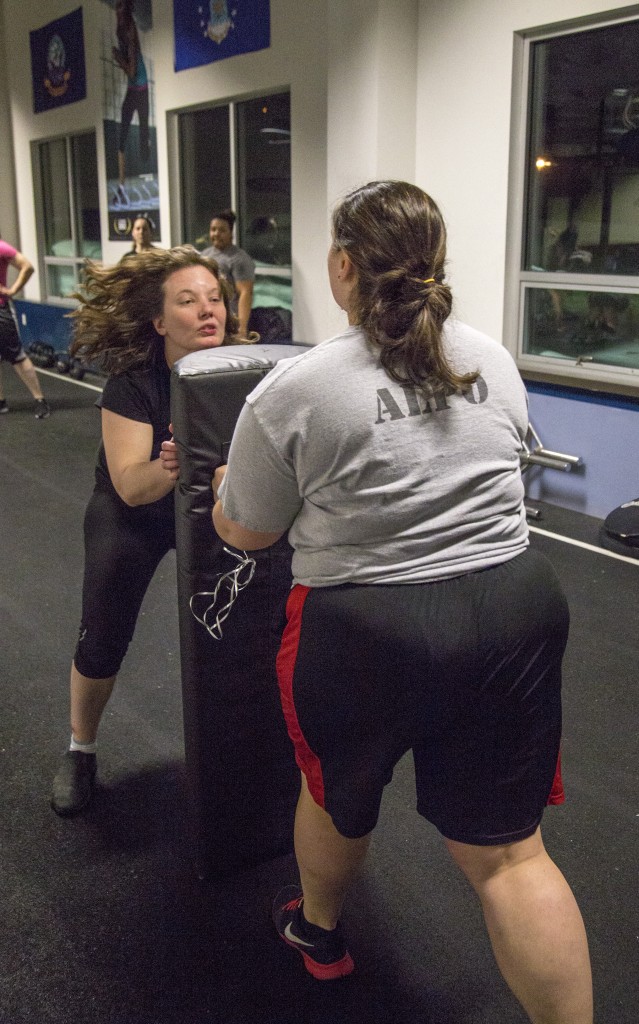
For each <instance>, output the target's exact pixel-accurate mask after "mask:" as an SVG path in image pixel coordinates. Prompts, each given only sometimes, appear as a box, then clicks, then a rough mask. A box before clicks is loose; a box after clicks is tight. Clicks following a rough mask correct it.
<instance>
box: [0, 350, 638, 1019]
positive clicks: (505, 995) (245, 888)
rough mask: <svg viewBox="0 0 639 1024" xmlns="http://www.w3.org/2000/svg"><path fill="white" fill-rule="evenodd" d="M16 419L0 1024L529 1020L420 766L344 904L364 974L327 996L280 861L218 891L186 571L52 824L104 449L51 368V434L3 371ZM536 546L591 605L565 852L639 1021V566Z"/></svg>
mask: <svg viewBox="0 0 639 1024" xmlns="http://www.w3.org/2000/svg"><path fill="white" fill-rule="evenodd" d="M3 369H4V379H5V388H6V391H7V397H8V399H9V402H10V404H11V406H12V411H11V413H10V414H9V415H7V416H2V417H0V524H1V526H0V529H1V535H0V536H1V552H2V554H1V561H0V648H1V652H2V655H1V671H2V703H1V709H2V710H1V716H0V785H1V792H2V799H1V800H0V872H1V874H0V879H1V880H0V891H1V892H2V901H1V908H2V909H1V917H0V921H1V927H0V1022H1V1024H63V1022H64V1024H67V1022H69V1021H73V1022H74V1024H90V1022H91V1024H107V1022H109V1024H205V1022H215V1024H360V1022H361V1024H400V1022H411V1021H414V1022H415V1024H417V1022H419V1024H522V1022H524V1020H525V1018H524V1015H523V1013H522V1011H521V1010H520V1009H519V1007H518V1006H517V1005H516V1004H515V1002H514V1001H513V999H512V997H511V995H510V993H509V992H508V990H507V988H506V986H505V985H504V983H503V982H502V981H501V979H500V977H499V975H498V973H497V971H496V968H495V967H494V964H493V959H492V954H491V951H490V948H489V946H488V942H487V940H486V938H485V935H484V930H483V925H482V921H481V915H480V912H479V909H478V906H477V903H476V900H475V897H474V895H473V894H472V892H471V891H470V889H469V887H468V886H467V884H466V883H465V882H464V881H463V879H462V878H461V877H460V876H459V875H458V873H457V871H456V869H455V868H454V867H453V865H452V864H451V863H449V861H448V859H447V855H446V853H445V851H444V848H443V844H442V842H441V840H440V838H439V837H438V835H437V833H436V832H435V830H434V829H433V828H432V827H431V826H429V825H427V824H426V823H425V822H423V821H422V820H421V819H419V818H418V817H417V816H416V815H415V812H414V794H413V787H412V779H411V771H410V763H409V761H408V760H405V761H403V762H402V763H401V764H400V765H399V766H398V769H397V771H396V773H395V778H394V780H393V782H392V784H391V785H390V786H389V787H388V789H387V792H386V796H385V800H384V806H383V813H382V819H381V821H380V825H379V827H378V830H377V833H376V836H375V840H374V843H373V846H372V849H371V854H370V857H369V860H368V863H367V866H366V870H365V872H364V874H363V876H362V878H361V879H360V881H359V882H358V883H357V885H356V886H355V888H354V890H353V893H352V897H351V899H350V900H349V902H348V906H347V909H346V913H345V918H344V922H345V926H346V928H347V930H348V935H349V947H350V949H351V952H352V954H353V956H354V958H355V961H356V964H357V970H356V972H355V973H354V974H353V975H352V976H351V977H350V978H348V979H345V980H344V981H343V982H339V983H331V984H321V983H318V982H315V981H313V979H311V978H310V976H309V975H307V974H306V972H305V971H304V970H303V969H302V967H301V964H300V963H298V957H297V956H296V954H294V953H293V952H292V951H291V950H289V949H287V948H286V947H285V946H284V945H283V944H281V942H280V941H279V940H278V939H277V938H276V936H275V935H274V932H273V931H272V926H271V924H270V920H269V905H270V900H271V898H272V896H273V895H274V894H275V893H276V892H277V890H278V888H279V887H280V886H281V885H283V884H286V883H287V882H289V881H290V880H292V878H293V872H294V867H293V864H292V861H291V858H281V859H279V860H277V861H272V862H270V863H267V864H263V865H261V866H260V867H258V868H255V869H252V870H250V871H245V872H243V873H241V874H238V875H237V876H235V877H231V878H226V879H224V880H223V881H209V882H206V883H202V882H199V881H198V880H197V879H196V877H195V875H194V872H193V870H192V865H191V858H190V850H189V844H188V840H187V836H186V811H185V805H184V773H183V763H182V758H183V741H182V726H181V699H180V678H179V651H178V630H177V615H176V610H175V560H174V558H173V557H172V556H167V558H166V559H165V562H164V563H163V564H162V566H161V567H160V570H159V571H158V574H157V576H156V578H155V580H154V581H153V584H152V587H151V589H150V591H149V593H148V595H147V599H146V601H145V604H144V607H143V612H142V615H141V618H140V622H139V626H138V630H137V633H136V637H135V639H134V642H133V644H132V647H131V649H130V652H129V654H128V656H127V660H126V662H125V665H124V668H123V670H122V673H121V675H120V678H119V681H118V687H117V690H116V693H115V695H114V698H113V700H112V702H111V704H110V705H109V708H108V710H107V713H106V716H105V719H104V723H103V727H102V730H101V735H100V786H99V789H98V792H97V796H96V800H95V804H94V806H93V807H92V808H91V810H90V811H89V813H88V814H87V815H86V816H84V817H82V818H79V819H75V820H73V821H64V820H62V819H60V818H58V817H56V816H55V815H54V814H53V813H52V811H51V810H50V809H49V806H48V801H49V791H50V785H51V779H52V776H53V774H54V772H55V769H56V767H57V763H58V760H59V757H60V756H61V754H62V753H63V751H64V749H65V747H66V744H67V740H68V723H67V718H68V702H67V687H68V671H69V664H70V660H71V655H72V652H73V648H74V645H75V636H76V630H77V625H78V618H79V610H80V583H81V572H82V543H81V538H82V517H83V512H84V507H85V504H86V501H87V498H88V496H89V494H90V491H91V487H92V480H93V462H94V456H95V451H96V448H97V444H98V439H99V416H98V413H97V411H96V410H95V409H94V408H93V402H94V400H95V397H96V394H95V392H92V391H90V390H88V389H86V388H82V387H80V386H78V385H75V384H73V383H71V382H70V381H68V380H66V379H65V378H59V377H56V376H51V377H49V376H46V377H44V376H43V382H44V386H45V389H46V391H47V395H48V397H49V399H50V401H51V405H52V409H53V415H52V416H51V418H50V419H49V420H46V421H42V422H38V421H36V420H35V419H34V418H33V415H32V410H31V402H30V399H29V397H28V396H27V395H26V392H23V391H22V390H21V389H20V387H19V383H18V381H17V380H15V378H14V375H13V374H12V373H11V371H10V370H9V369H8V368H7V367H4V368H3ZM540 507H541V508H542V515H543V518H542V519H541V520H539V521H537V522H536V523H535V524H534V525H535V527H536V528H537V529H538V530H543V531H544V533H540V532H535V533H533V535H532V543H533V544H534V545H535V546H538V547H539V548H540V549H541V550H543V551H545V552H546V553H547V554H548V555H549V557H550V558H551V559H552V561H553V562H554V564H555V566H556V567H557V570H558V572H559V574H560V576H561V578H562V581H563V583H564V586H565V588H566V590H567V593H568V596H569V600H570V604H571V609H572V622H573V626H572V633H571V638H570V643H569V648H568V653H567V657H566V663H565V664H566V672H565V730H564V762H565V776H566V786H567V793H568V802H567V803H566V804H565V805H564V807H562V808H553V809H551V810H549V811H548V813H547V814H546V817H545V823H544V832H545V837H546V842H547V845H548V847H549V849H550V850H551V852H552V854H553V855H554V856H555V858H556V860H557V861H558V863H559V864H560V866H561V867H562V869H563V870H564V872H565V874H566V876H567V877H568V879H569V881H570V882H571V884H572V886H573V888H574V889H575V892H576V894H577V897H578V899H579V902H580V905H581V907H582V911H583V914H584V917H585V919H586V924H587V928H588V932H589V937H590V943H591V949H592V958H593V968H594V977H595V991H596V1006H597V1015H596V1020H597V1021H598V1022H600V1024H608V1022H610V1024H613V1022H614V1024H636V1020H637V1010H636V981H637V934H638V925H639V917H638V912H637V859H638V858H637V849H638V845H637V830H638V825H639V817H638V815H639V806H638V802H639V801H638V798H639V784H638V782H639V780H638V767H637V765H638V758H637V753H638V750H637V711H638V704H639V701H638V692H637V691H638V677H639V672H638V654H639V630H638V629H637V612H636V607H637V600H636V598H637V588H638V586H639V575H638V574H639V564H637V563H635V564H629V563H626V562H623V561H621V560H615V559H613V558H610V557H608V556H607V555H605V554H604V553H601V552H597V551H591V550H589V549H588V548H584V547H579V546H574V545H571V544H568V543H565V542H563V541H561V540H557V539H554V538H553V537H549V536H547V534H549V533H555V532H556V533H559V534H564V535H566V536H568V537H573V538H575V539H577V540H579V541H581V542H585V543H593V544H594V543H596V537H597V535H598V528H599V525H600V524H599V522H598V521H597V520H591V519H589V518H588V517H584V516H579V515H576V514H574V513H567V512H566V511H565V510H561V509H554V508H552V506H540Z"/></svg>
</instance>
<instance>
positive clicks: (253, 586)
mask: <svg viewBox="0 0 639 1024" xmlns="http://www.w3.org/2000/svg"><path fill="white" fill-rule="evenodd" d="M302 351H305V349H304V348H302V347H298V346H292V345H252V346H250V347H249V346H245V345H236V346H229V347H225V348H219V349H208V350H206V351H205V352H201V353H194V354H193V355H189V356H186V357H185V358H184V359H181V360H179V361H178V362H177V363H176V364H175V366H174V368H173V372H172V374H171V412H172V420H173V436H174V438H175V441H176V443H177V446H178V451H179V459H180V477H179V481H178V486H177V487H176V499H175V500H176V551H177V577H178V602H179V627H180V655H181V666H182V694H183V708H184V712H183V713H184V740H185V757H186V772H187V785H188V792H189V804H190V822H191V829H192V842H193V849H194V860H195V866H196V870H197V873H198V874H199V875H200V877H202V878H206V877H211V876H220V875H225V874H229V873H232V872H235V871H239V870H241V869H242V868H245V867H248V866H251V865H254V864H257V863H260V862H262V861H266V860H269V859H271V858H273V857H276V856H278V855H280V854H282V853H286V852H288V851H290V850H291V849H292V841H293V817H294V808H295V802H296V799H297V794H298V792H299V772H298V770H297V768H296V767H295V761H294V757H293V750H292V746H291V744H290V741H289V739H288V736H287V734H286V729H285V726H284V720H283V716H282V711H281V707H280V703H279V696H278V691H277V681H276V675H275V657H276V654H277V651H278V648H279V642H280V638H281V634H282V629H283V627H284V622H285V617H284V612H285V605H286V598H287V595H288V592H289V590H290V586H291V554H292V551H291V548H290V546H289V544H288V541H287V540H286V538H285V537H284V538H282V539H281V540H280V541H279V542H278V543H277V544H275V545H273V547H271V548H266V549H264V550H263V551H254V552H250V553H249V554H250V555H251V557H252V558H254V559H255V562H256V568H255V573H254V576H253V579H252V581H251V582H250V584H249V585H248V586H247V587H246V588H245V589H243V590H241V591H240V592H239V594H238V596H237V599H236V601H235V603H234V605H233V607H232V609H231V612H230V614H229V616H228V618H227V619H226V620H225V621H224V622H223V623H222V638H221V639H214V638H213V637H212V636H210V635H209V633H208V632H207V630H206V628H205V627H204V626H203V625H202V624H201V623H199V622H198V621H197V620H196V618H195V616H194V615H193V612H192V610H191V608H190V603H191V599H192V598H193V595H196V594H200V593H201V592H203V591H213V590H214V589H215V585H216V583H217V582H218V580H219V578H220V574H222V573H226V572H228V571H230V570H232V569H234V568H235V567H236V565H237V562H236V561H235V560H234V558H233V557H232V556H231V555H229V554H227V553H226V552H225V551H224V547H225V545H224V544H223V542H222V541H221V540H220V539H219V537H218V536H217V534H216V533H215V531H214V528H213V524H212V521H211V511H212V507H213V495H212V491H211V478H212V476H213V472H214V470H215V469H216V467H217V466H219V465H220V464H222V463H223V462H226V459H227V456H228V448H229V444H230V441H231V437H232V434H233V429H234V427H235V424H236V422H237V418H238V416H239V414H240V412H241V409H242V406H243V404H244V400H245V398H246V395H247V394H248V393H249V392H250V391H252V390H253V388H254V387H255V386H256V385H257V384H258V383H259V381H260V380H261V379H262V378H263V377H264V376H265V375H266V374H267V373H268V371H269V370H270V369H271V368H272V367H273V366H274V365H275V363H277V362H278V361H279V360H280V359H282V358H288V357H291V356H294V355H297V354H299V353H300V352H302ZM230 550H232V549H230ZM224 594H225V595H227V594H228V590H227V589H226V587H225V588H224ZM210 600H211V599H210V598H204V597H202V598H195V599H194V609H195V611H196V612H197V613H198V615H199V616H200V618H202V617H203V616H204V613H205V611H206V609H207V607H208V605H209V604H210ZM219 603H220V604H221V605H223V604H225V603H226V596H225V597H223V598H222V599H221V600H220V602H219ZM214 617H215V616H214V615H211V614H209V615H207V616H206V620H207V622H211V623H212V622H213V620H214Z"/></svg>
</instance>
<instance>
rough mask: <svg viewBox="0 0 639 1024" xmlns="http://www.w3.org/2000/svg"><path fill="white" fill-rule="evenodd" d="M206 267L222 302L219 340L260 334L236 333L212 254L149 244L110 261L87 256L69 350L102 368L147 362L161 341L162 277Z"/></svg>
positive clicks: (239, 341)
mask: <svg viewBox="0 0 639 1024" xmlns="http://www.w3.org/2000/svg"><path fill="white" fill-rule="evenodd" d="M198 266H202V267H205V268H206V269H207V270H208V271H210V273H211V274H212V275H213V277H215V279H216V280H217V281H218V282H219V285H220V293H221V295H222V298H223V300H224V306H225V308H226V331H225V334H224V341H223V342H222V344H223V345H249V344H252V343H253V342H254V341H257V340H258V337H259V336H258V335H256V334H251V336H250V338H241V337H239V335H238V333H237V330H238V320H237V317H236V316H235V315H234V313H233V312H232V311H231V289H230V286H229V285H228V284H227V282H226V281H225V280H224V279H223V278H222V277H220V272H219V269H218V265H217V263H216V262H215V260H213V259H207V258H206V257H204V256H202V255H201V254H200V253H199V252H198V251H197V249H194V248H193V247H192V246H190V245H178V246H176V247H175V248H174V249H147V250H144V251H143V252H140V253H137V254H136V255H135V256H131V257H129V258H127V259H124V260H122V261H121V262H120V263H117V264H116V265H115V266H113V267H105V266H104V265H103V264H101V263H95V262H93V261H91V260H88V261H87V263H86V266H85V270H84V279H83V282H82V285H81V291H80V292H76V294H75V295H74V296H73V297H74V298H75V299H77V300H78V301H79V302H80V306H79V307H78V309H75V310H73V312H72V313H69V314H68V315H69V316H71V317H73V319H74V320H75V323H74V331H73V341H72V343H71V346H70V349H69V351H70V353H71V355H75V356H78V357H79V358H81V359H82V361H83V362H85V363H96V364H97V365H98V366H99V367H100V368H101V369H102V370H104V372H105V373H109V374H116V373H123V372H124V371H125V370H131V369H134V368H138V367H144V366H146V365H149V364H150V363H151V362H152V360H153V358H154V355H155V354H156V353H157V352H158V350H160V349H162V348H163V346H164V339H163V338H162V337H160V335H159V334H158V333H157V331H156V329H155V327H154V326H153V320H154V319H155V318H156V317H159V316H161V315H162V310H163V308H164V282H165V281H166V280H167V278H169V277H170V276H171V274H174V273H175V272H176V271H178V270H183V269H184V268H185V267H198Z"/></svg>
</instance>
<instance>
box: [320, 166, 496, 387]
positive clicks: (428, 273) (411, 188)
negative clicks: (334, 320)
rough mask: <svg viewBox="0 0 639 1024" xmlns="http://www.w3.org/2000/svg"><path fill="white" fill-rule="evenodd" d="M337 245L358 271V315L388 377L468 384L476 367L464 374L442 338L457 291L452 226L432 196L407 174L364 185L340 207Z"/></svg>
mask: <svg viewBox="0 0 639 1024" xmlns="http://www.w3.org/2000/svg"><path fill="white" fill-rule="evenodd" d="M333 245H334V246H335V247H336V248H337V249H343V250H344V251H345V252H346V253H347V254H348V256H349V257H350V259H351V261H352V263H353V266H354V267H355V270H356V272H357V285H356V287H355V290H354V293H353V296H352V302H353V305H352V308H351V309H350V313H351V317H352V320H353V322H354V323H357V324H359V325H360V326H361V327H362V329H363V330H364V331H365V333H366V335H367V336H368V337H369V338H370V340H371V341H372V342H373V343H374V344H375V345H376V346H377V347H378V349H379V354H380V362H381V364H382V366H383V367H384V369H385V370H386V372H387V373H388V374H389V376H390V377H391V378H392V379H393V380H396V381H398V383H400V384H404V385H408V386H411V387H417V388H424V387H429V388H437V389H439V388H444V389H446V390H449V391H467V390H468V389H469V388H470V386H471V384H472V383H473V381H474V380H476V378H477V373H476V372H475V373H466V374H461V373H458V372H457V371H456V370H455V368H454V367H453V366H451V365H450V363H449V362H448V360H447V358H446V355H445V353H444V349H443V344H442V330H443V326H444V324H445V322H446V320H447V319H448V317H449V316H450V312H451V308H452V293H451V290H450V288H449V287H448V285H447V284H445V283H444V264H445V258H446V229H445V226H444V222H443V218H442V216H441V213H440V211H439V209H438V207H437V205H436V204H435V203H434V202H433V200H432V199H431V198H430V196H428V195H426V193H425V192H422V190H421V189H419V188H417V187H416V186H415V185H410V184H408V183H407V182H402V181H382V182H372V183H371V184H369V185H365V186H364V187H363V188H361V189H358V190H357V191H355V192H353V193H351V194H350V195H349V196H347V197H346V199H345V200H344V201H343V202H342V203H341V205H340V206H339V207H338V209H337V210H336V211H335V213H334V215H333Z"/></svg>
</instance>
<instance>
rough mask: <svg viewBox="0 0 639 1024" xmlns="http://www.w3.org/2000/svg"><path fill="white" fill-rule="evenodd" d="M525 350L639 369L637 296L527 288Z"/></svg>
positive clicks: (531, 353) (527, 352) (634, 294)
mask: <svg viewBox="0 0 639 1024" xmlns="http://www.w3.org/2000/svg"><path fill="white" fill-rule="evenodd" d="M524 320H525V325H526V327H525V332H524V352H525V353H526V354H528V355H537V356H551V357H556V358H564V359H570V360H572V361H573V362H593V363H602V364H604V365H607V366H627V367H634V368H635V369H639V295H638V294H636V293H628V292H605V291H592V290H591V291H585V290H581V289H569V288H559V287H557V288H527V289H526V310H525V318H524Z"/></svg>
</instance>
